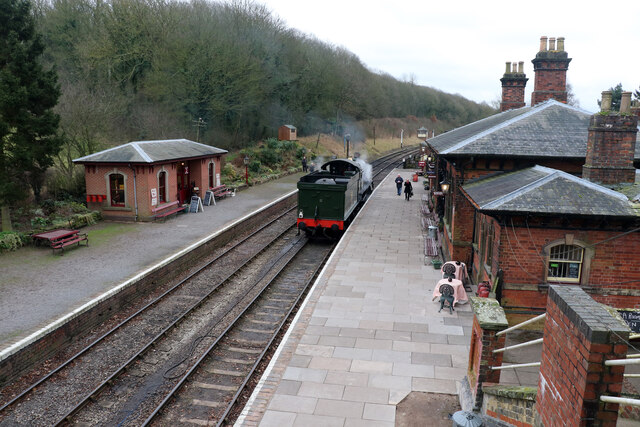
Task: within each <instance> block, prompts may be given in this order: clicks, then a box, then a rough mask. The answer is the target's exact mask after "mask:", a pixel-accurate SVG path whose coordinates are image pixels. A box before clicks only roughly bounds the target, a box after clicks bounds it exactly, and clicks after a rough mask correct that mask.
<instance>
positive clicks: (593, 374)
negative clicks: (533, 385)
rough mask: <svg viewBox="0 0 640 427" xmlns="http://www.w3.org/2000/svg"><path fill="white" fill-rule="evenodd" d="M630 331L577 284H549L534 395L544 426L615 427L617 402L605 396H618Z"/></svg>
mask: <svg viewBox="0 0 640 427" xmlns="http://www.w3.org/2000/svg"><path fill="white" fill-rule="evenodd" d="M628 338H629V332H628V328H627V327H626V325H624V324H622V323H621V321H620V320H618V319H616V318H614V317H613V316H612V315H611V314H610V313H609V312H608V311H607V310H605V309H604V308H603V307H602V306H601V305H599V304H598V303H596V302H595V301H594V300H593V299H592V298H590V297H589V296H588V295H587V294H586V293H585V292H584V291H582V290H581V289H580V288H579V287H577V286H551V287H550V289H549V298H548V301H547V318H546V321H545V327H544V341H543V345H542V357H541V365H540V380H539V384H538V393H537V397H536V402H537V409H538V414H539V416H540V421H541V423H542V424H543V425H545V426H557V425H566V426H611V427H613V426H615V425H616V420H617V417H618V405H617V404H610V403H607V404H605V403H602V402H600V400H599V398H600V396H601V395H609V396H619V395H620V392H621V390H622V380H623V373H624V367H623V366H605V365H604V361H605V360H608V359H621V358H625V357H626V354H627V343H626V341H627V340H628Z"/></svg>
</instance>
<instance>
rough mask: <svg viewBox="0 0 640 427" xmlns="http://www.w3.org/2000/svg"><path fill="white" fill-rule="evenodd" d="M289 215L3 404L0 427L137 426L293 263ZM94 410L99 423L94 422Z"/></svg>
mask: <svg viewBox="0 0 640 427" xmlns="http://www.w3.org/2000/svg"><path fill="white" fill-rule="evenodd" d="M286 215H287V216H284V217H282V218H281V220H276V221H275V222H274V223H272V224H271V225H269V226H265V227H263V229H262V230H261V231H260V232H257V233H254V234H253V235H251V236H249V237H248V238H247V239H245V241H244V242H243V243H241V244H237V245H235V246H234V247H233V248H230V249H228V250H227V251H226V252H225V253H224V254H222V255H220V256H219V257H216V259H215V260H214V261H212V262H210V263H208V264H207V265H206V266H204V267H203V268H201V269H199V270H198V271H197V272H194V273H192V274H190V275H189V277H188V278H186V279H185V280H183V281H181V282H180V283H178V284H176V285H175V286H173V287H172V288H171V289H170V290H169V291H167V292H165V293H164V294H163V295H162V296H161V297H159V298H157V299H156V300H155V301H153V302H152V303H150V304H147V306H145V307H144V308H143V309H141V310H140V311H139V312H137V313H135V314H134V315H132V316H130V317H129V318H128V319H126V320H125V321H124V322H122V323H121V324H119V325H117V326H116V327H114V328H113V329H112V330H111V331H109V332H108V333H106V334H104V335H103V336H101V337H100V338H99V339H97V340H96V341H95V342H93V343H92V344H91V345H89V346H87V348H85V349H83V350H82V351H80V352H78V353H77V354H76V355H75V356H74V357H72V358H70V359H69V360H68V361H67V362H65V363H63V364H61V365H60V366H59V367H58V368H57V369H55V370H54V371H52V372H51V373H50V374H48V375H47V376H45V377H44V378H42V379H41V380H40V381H38V382H37V383H36V384H34V385H33V386H32V387H30V388H29V389H27V390H26V391H24V392H23V393H21V394H20V395H19V396H17V397H16V398H14V399H12V400H11V401H10V402H8V403H6V404H5V405H4V406H2V407H1V408H0V425H12V426H13V425H61V424H75V423H76V422H79V423H81V424H86V423H88V424H91V425H95V424H112V423H111V422H105V421H106V420H112V421H113V425H118V424H121V423H122V422H123V421H124V422H125V423H124V424H121V425H127V424H129V421H128V420H131V424H130V425H139V418H141V417H144V416H145V415H144V414H145V411H147V413H148V407H150V406H152V405H153V400H154V399H153V398H149V396H151V397H154V396H161V395H162V393H163V390H165V389H170V388H171V387H173V385H174V383H175V382H177V379H176V378H173V377H172V373H171V372H173V373H175V371H176V370H177V371H180V370H181V369H183V366H187V365H189V363H190V362H191V361H192V360H193V359H194V358H197V355H198V352H199V351H200V350H201V348H202V347H203V346H206V345H208V341H210V340H212V339H215V338H216V337H217V336H219V334H220V333H221V332H222V330H224V327H225V325H226V324H228V323H230V322H231V320H233V319H234V318H236V317H237V316H238V313H239V312H240V311H242V309H243V307H246V306H248V305H249V304H250V302H251V300H253V299H254V298H255V296H256V295H257V294H259V292H260V289H261V287H260V283H262V282H264V280H268V279H269V277H271V276H274V275H275V273H273V271H278V270H280V269H281V268H282V267H281V266H280V267H278V262H279V260H283V259H286V258H292V257H293V255H292V250H293V248H294V247H295V245H291V241H293V240H294V239H295V236H294V234H295V231H293V230H291V228H290V225H291V224H292V223H293V220H292V218H291V217H290V216H291V215H292V214H291V213H288V214H286ZM283 230H287V231H284V234H283ZM249 260H250V261H249ZM230 319H231V320H230ZM176 362H181V363H176ZM168 364H169V365H171V366H174V365H175V368H173V371H171V372H169V370H167V369H165V368H166V366H167V365H168ZM163 369H164V370H163ZM167 372H168V373H167ZM156 400H157V398H156ZM98 408H99V409H98ZM131 408H135V409H136V411H139V412H140V413H142V415H137V416H133V417H132V416H131V414H134V413H136V411H131ZM92 411H95V412H94V413H97V414H99V416H98V417H97V418H92V415H91V413H92ZM129 412H131V413H129ZM87 414H89V415H87ZM123 414H124V415H125V416H124V417H123ZM120 418H122V419H120ZM83 419H84V420H85V421H82V422H80V421H76V420H83ZM142 419H144V418H142ZM91 420H93V421H91ZM97 420H100V421H97Z"/></svg>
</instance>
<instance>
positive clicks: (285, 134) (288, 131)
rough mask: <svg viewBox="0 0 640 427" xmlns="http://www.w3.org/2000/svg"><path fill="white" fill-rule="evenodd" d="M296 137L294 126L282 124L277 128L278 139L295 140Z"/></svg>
mask: <svg viewBox="0 0 640 427" xmlns="http://www.w3.org/2000/svg"><path fill="white" fill-rule="evenodd" d="M297 139H298V133H297V129H296V127H295V126H292V125H282V126H280V127H279V128H278V141H295V140H297Z"/></svg>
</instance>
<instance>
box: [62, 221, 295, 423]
mask: <svg viewBox="0 0 640 427" xmlns="http://www.w3.org/2000/svg"><path fill="white" fill-rule="evenodd" d="M291 228H292V227H291ZM280 236H281V235H280ZM280 236H277V237H276V238H274V239H273V240H272V241H270V242H269V244H268V245H267V246H265V247H264V248H263V249H262V250H261V251H259V252H258V253H262V252H264V250H266V249H267V248H268V247H270V246H271V245H272V244H273V243H274V242H275V241H276V240H278V239H279V238H280ZM253 258H255V256H254V257H253ZM253 258H251V259H248V260H246V261H245V262H243V263H242V264H241V265H240V266H239V267H238V268H237V269H236V270H235V271H234V272H232V273H231V274H229V275H228V276H227V277H226V278H225V279H223V280H222V281H221V282H219V283H218V284H216V285H215V287H213V288H212V289H211V291H210V292H209V293H208V294H207V295H204V296H203V297H202V298H201V299H200V300H198V301H196V302H195V303H194V304H192V305H191V307H189V308H188V309H187V310H186V311H184V312H183V313H182V314H181V315H179V316H178V317H177V318H176V319H174V320H173V321H172V322H171V323H170V324H169V325H168V326H167V327H165V328H164V329H163V330H162V331H160V332H159V333H158V334H156V335H155V336H154V337H153V338H152V339H151V340H150V341H149V342H148V343H147V344H146V345H145V346H144V347H143V348H142V349H140V350H139V351H138V352H137V353H136V354H134V355H133V356H131V357H130V358H129V359H128V360H127V361H126V362H124V363H123V364H122V365H121V366H120V367H118V369H117V370H116V371H114V372H113V373H112V374H111V375H110V376H109V378H107V379H106V380H104V381H103V382H102V383H101V384H99V385H98V386H97V387H96V388H94V389H93V390H92V391H91V392H90V393H89V394H87V395H86V396H85V397H84V399H83V400H82V401H81V402H79V403H78V404H77V405H76V406H75V407H73V408H72V409H71V410H69V411H68V412H67V413H66V414H65V415H64V416H63V417H62V418H61V419H60V420H59V421H58V422H56V423H55V424H54V425H56V426H59V425H63V424H65V423H66V422H68V420H69V418H71V417H72V416H73V415H75V414H76V413H78V412H79V411H80V410H81V409H82V408H83V407H84V406H85V405H87V404H88V403H89V402H90V401H91V400H94V399H95V398H96V396H97V395H98V394H99V393H100V392H101V391H102V390H103V389H104V388H105V387H106V386H108V385H109V384H110V383H112V382H113V381H114V380H115V379H116V378H117V377H118V376H119V375H120V374H121V373H123V372H124V371H125V370H126V369H127V368H128V367H129V366H130V365H131V364H132V363H133V362H135V361H136V360H138V359H139V358H140V357H142V356H143V355H144V354H145V353H146V352H147V350H149V349H150V348H151V347H153V346H155V345H157V342H158V341H160V339H161V338H162V337H164V336H165V335H166V334H167V333H168V332H169V331H170V330H171V329H173V328H175V327H176V326H178V325H179V324H180V323H181V322H182V321H183V320H185V319H186V318H187V316H188V315H189V314H191V313H193V312H194V311H195V310H196V309H198V308H199V307H200V306H201V305H202V304H204V303H205V302H206V301H207V300H209V299H210V298H211V297H212V296H213V294H214V293H215V292H216V291H217V290H218V289H220V288H221V287H222V286H223V285H224V284H226V283H227V282H228V281H229V280H230V279H231V278H232V277H233V276H235V275H236V274H237V273H238V271H240V270H241V269H242V268H243V267H245V266H246V265H247V264H248V263H250V262H251V261H252V260H253ZM261 279H262V278H260V279H258V280H261ZM251 290H252V288H250V289H248V290H247V291H246V292H245V294H244V295H242V296H241V297H240V298H237V301H236V303H237V302H239V301H241V300H242V298H244V297H245V296H246V295H247V294H248V293H249V292H251ZM235 306H236V304H233V305H230V307H229V309H228V310H227V311H226V312H225V313H224V314H222V315H221V316H219V318H220V319H223V318H224V317H225V316H226V315H227V314H229V312H231V311H232V310H233V309H234V308H235Z"/></svg>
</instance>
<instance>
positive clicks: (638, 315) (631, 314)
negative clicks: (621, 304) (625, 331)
mask: <svg viewBox="0 0 640 427" xmlns="http://www.w3.org/2000/svg"><path fill="white" fill-rule="evenodd" d="M618 313H620V316H621V317H622V318H623V319H624V321H625V322H627V325H629V328H631V330H632V331H633V332H636V333H640V311H634V310H618Z"/></svg>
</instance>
